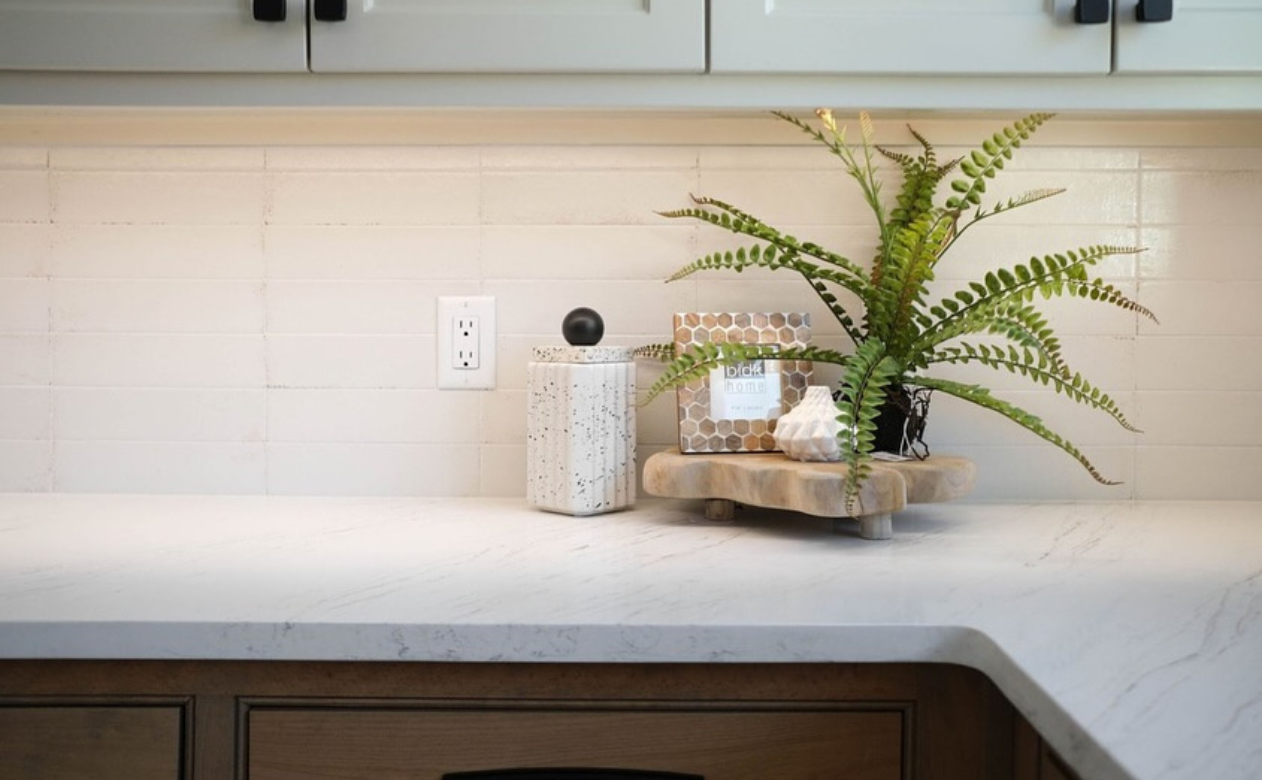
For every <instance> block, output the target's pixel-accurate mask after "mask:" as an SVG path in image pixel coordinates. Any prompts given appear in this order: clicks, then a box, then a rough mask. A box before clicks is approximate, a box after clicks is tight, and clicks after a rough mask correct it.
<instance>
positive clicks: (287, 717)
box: [246, 703, 906, 780]
mask: <svg viewBox="0 0 1262 780" xmlns="http://www.w3.org/2000/svg"><path fill="white" fill-rule="evenodd" d="M903 728H904V713H903V712H902V711H900V710H897V709H888V710H884V711H881V710H867V711H864V710H849V711H846V710H821V709H811V708H805V707H800V706H799V707H796V708H788V709H781V710H780V711H765V710H764V711H759V710H749V709H739V710H738V709H733V708H730V707H726V708H725V707H715V706H709V707H694V706H687V705H681V704H678V703H675V704H671V705H668V706H664V707H663V708H662V709H640V708H637V709H624V708H608V709H601V708H597V709H587V710H580V709H573V710H567V709H565V708H560V707H557V706H550V707H543V708H531V707H515V708H506V709H478V708H469V709H424V710H422V709H405V710H383V709H348V708H340V707H332V708H311V709H266V708H257V709H254V710H252V711H251V713H250V716H249V727H248V744H247V750H246V755H247V756H248V771H247V773H246V774H247V776H248V777H249V779H250V780H307V779H308V778H311V777H315V776H317V775H318V776H319V777H320V778H322V780H441V778H442V777H443V775H444V774H446V773H449V772H468V771H485V770H492V769H500V770H502V769H521V768H530V767H534V768H543V767H547V768H554V769H555V768H588V769H591V768H601V769H636V770H640V771H645V770H656V771H666V772H681V773H687V774H698V775H702V776H704V777H705V778H706V780H767V779H768V778H776V780H836V779H837V778H846V780H901V779H902V778H904V777H905V776H906V775H905V774H904V771H905V770H904V767H903V762H904V749H903V737H902V733H903Z"/></svg>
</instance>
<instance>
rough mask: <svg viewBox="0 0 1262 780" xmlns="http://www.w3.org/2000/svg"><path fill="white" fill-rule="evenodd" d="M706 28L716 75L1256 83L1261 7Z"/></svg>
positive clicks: (809, 18)
mask: <svg viewBox="0 0 1262 780" xmlns="http://www.w3.org/2000/svg"><path fill="white" fill-rule="evenodd" d="M710 24H711V42H710V46H711V50H710V64H711V71H712V72H714V73H798V74H823V73H826V74H863V75H887V74H900V75H924V76H973V75H987V76H993V75H1038V76H1060V75H1092V74H1094V75H1104V74H1108V73H1114V72H1116V73H1161V74H1192V73H1256V72H1262V0H1145V2H1142V3H1141V2H1139V0H1116V1H1114V0H1074V1H1071V0H957V2H953V3H949V4H948V3H942V2H939V1H938V0H883V2H879V3H874V2H867V0H723V1H722V2H716V3H713V4H712V5H711V10H710ZM1115 32H1116V36H1115V35H1114V33H1115Z"/></svg>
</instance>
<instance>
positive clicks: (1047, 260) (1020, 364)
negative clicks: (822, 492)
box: [641, 110, 1156, 508]
mask: <svg viewBox="0 0 1262 780" xmlns="http://www.w3.org/2000/svg"><path fill="white" fill-rule="evenodd" d="M774 113H775V116H777V117H779V118H780V119H782V120H784V121H786V122H788V123H790V124H792V125H794V126H795V127H797V128H798V129H799V130H801V131H802V132H804V133H806V134H807V135H809V136H810V137H811V138H812V139H814V140H815V141H816V142H818V143H820V144H821V145H823V146H824V147H825V148H827V149H828V150H829V151H830V152H831V153H832V154H833V155H835V156H836V157H838V158H839V159H840V160H841V165H842V168H843V169H844V170H845V172H846V173H847V174H848V175H849V176H850V177H851V178H853V179H854V180H855V181H856V182H858V185H859V188H860V190H861V192H862V194H863V198H864V200H865V201H866V203H867V205H868V207H869V208H870V209H871V211H872V213H873V215H874V216H875V219H876V227H877V236H876V239H877V249H876V254H875V257H874V258H873V260H872V262H871V264H870V267H864V266H863V265H861V264H859V263H856V262H854V261H852V260H850V259H848V258H846V257H843V256H841V255H839V254H837V253H835V252H830V251H829V250H827V249H825V248H823V247H822V246H820V245H818V244H815V243H812V242H810V241H802V240H799V239H797V238H794V237H793V236H790V235H787V234H785V233H782V232H780V231H778V230H776V229H775V228H773V227H771V226H770V225H768V224H766V223H765V222H763V221H761V220H760V219H758V218H757V217H754V216H753V215H751V214H748V213H746V212H744V211H742V210H740V209H739V208H737V207H736V206H733V205H731V204H729V203H725V202H723V201H721V200H718V199H716V198H708V197H704V198H699V197H694V198H693V201H694V204H695V205H694V206H693V207H692V208H685V209H679V210H674V211H666V212H661V213H662V215H663V216H665V217H668V218H671V219H691V220H697V221H700V222H704V223H708V224H710V225H713V226H716V227H719V228H722V229H724V230H727V231H729V232H731V233H734V234H738V235H741V236H745V237H747V238H749V239H752V242H751V243H750V244H749V245H748V246H745V247H742V248H739V249H736V250H734V251H721V252H714V253H711V254H708V255H705V256H703V257H700V258H698V259H697V260H695V261H693V262H691V263H689V264H688V265H686V266H684V267H683V268H681V269H680V270H679V271H677V272H676V273H675V274H674V275H672V276H671V277H670V278H669V279H668V280H667V281H675V280H678V279H683V278H685V277H688V276H690V275H692V274H694V273H697V272H700V271H711V270H727V271H738V272H739V271H742V270H744V269H746V268H754V267H758V268H766V269H770V270H772V271H789V272H794V273H797V274H799V275H800V276H802V278H803V279H805V280H806V282H807V283H808V284H809V285H810V286H811V288H812V289H813V290H814V292H815V294H816V295H817V296H818V297H819V298H820V300H821V301H822V302H823V304H824V305H825V306H826V307H827V308H828V310H829V311H830V312H831V313H832V315H833V316H834V317H835V318H836V320H837V322H838V323H839V324H840V325H841V329H842V331H844V333H845V334H846V335H847V336H848V337H849V339H850V341H852V342H853V343H854V350H853V351H852V352H848V353H844V352H841V351H837V350H830V349H822V348H817V347H807V348H801V349H790V348H780V349H776V348H772V347H768V346H765V345H753V344H736V343H726V344H704V345H701V346H698V347H695V348H692V349H690V350H688V351H686V352H684V353H683V354H678V355H676V354H675V352H674V347H673V345H669V344H657V345H650V346H648V347H646V348H644V349H642V351H641V354H644V355H650V356H656V357H659V358H662V359H665V360H666V361H668V365H667V366H666V368H665V370H664V372H663V374H662V376H661V377H660V378H659V379H658V380H657V381H656V382H655V383H654V384H653V386H652V388H651V389H650V392H649V398H650V399H651V398H653V397H655V396H657V395H658V394H660V393H661V392H663V391H665V390H667V389H668V388H672V387H675V386H677V385H680V384H683V383H686V382H689V381H692V380H695V379H699V378H701V377H703V376H706V375H707V374H708V373H709V372H710V370H712V369H713V368H715V367H716V366H720V365H728V364H732V363H739V362H744V361H749V360H768V359H776V360H809V361H814V362H817V363H827V364H834V365H837V366H839V367H840V368H841V378H840V382H839V392H837V393H835V394H834V395H835V397H836V398H837V402H836V403H837V419H838V421H839V422H840V423H841V424H842V426H843V428H842V430H843V431H852V433H850V434H849V435H846V434H842V435H841V442H840V444H841V450H842V459H843V461H844V462H845V463H846V465H847V466H848V467H849V469H848V474H847V482H846V485H845V491H846V493H845V495H846V501H847V506H848V508H849V507H851V506H852V505H853V502H854V500H855V497H856V496H857V494H858V490H859V487H860V485H862V483H863V481H864V479H865V478H866V477H867V475H868V474H869V472H870V457H871V454H872V451H873V442H874V436H875V431H876V419H877V417H878V415H879V412H880V409H881V407H882V406H883V405H884V404H885V403H886V402H887V400H888V399H890V398H892V397H897V395H898V394H899V393H902V392H903V391H904V389H905V388H928V389H929V390H931V391H936V392H939V393H945V394H947V395H951V396H955V397H958V398H961V399H963V400H965V401H968V402H970V403H973V404H976V405H978V406H981V407H983V408H986V409H990V410H992V411H995V412H998V413H1000V414H1002V415H1004V416H1005V417H1007V418H1008V419H1010V420H1012V421H1013V422H1015V423H1016V424H1017V425H1020V426H1021V427H1023V428H1025V429H1027V430H1029V431H1031V432H1033V433H1034V434H1035V435H1037V436H1040V437H1042V438H1043V439H1045V440H1047V441H1049V442H1051V443H1052V444H1053V445H1055V446H1057V447H1059V448H1060V449H1062V450H1064V451H1065V452H1066V453H1068V454H1069V455H1070V457H1072V458H1074V459H1075V460H1077V461H1078V462H1079V463H1080V464H1082V466H1083V467H1084V468H1085V469H1086V470H1087V472H1088V473H1089V474H1090V475H1091V476H1092V477H1093V478H1094V479H1095V480H1096V481H1098V482H1101V483H1103V484H1117V483H1115V482H1111V481H1109V480H1107V479H1105V478H1104V477H1103V476H1101V474H1100V472H1099V471H1098V470H1097V469H1096V468H1095V466H1093V465H1092V464H1091V462H1090V461H1089V460H1088V459H1087V457H1086V456H1085V455H1083V454H1082V452H1080V451H1079V450H1078V449H1077V448H1076V447H1075V446H1074V445H1073V444H1071V443H1070V442H1069V441H1067V440H1066V439H1064V438H1062V437H1061V436H1059V435H1058V434H1056V433H1055V432H1053V431H1052V430H1051V429H1049V428H1048V427H1047V426H1046V425H1044V424H1043V422H1042V421H1041V420H1040V419H1039V418H1038V417H1036V416H1034V415H1033V414H1031V413H1029V412H1027V411H1025V410H1023V409H1020V408H1018V407H1016V406H1013V405H1012V404H1010V403H1008V402H1006V401H1003V400H1001V399H999V398H996V397H995V396H993V395H991V393H990V391H989V390H987V389H986V388H984V387H980V386H978V385H973V384H966V383H961V382H957V381H952V380H949V379H944V378H940V377H936V376H934V375H933V371H934V369H935V368H937V367H939V366H942V365H969V364H976V365H981V366H985V367H987V368H992V369H997V370H1005V371H1010V372H1013V373H1017V374H1020V375H1022V376H1024V377H1027V378H1029V379H1030V380H1032V381H1034V382H1035V383H1037V384H1041V385H1044V386H1047V387H1051V388H1053V389H1054V390H1055V391H1056V392H1057V393H1061V394H1064V395H1065V396H1066V397H1068V398H1069V399H1070V400H1072V401H1075V402H1078V403H1081V404H1085V405H1087V406H1089V407H1092V408H1094V409H1098V410H1100V411H1101V412H1103V413H1105V414H1107V415H1108V416H1110V417H1112V418H1113V419H1114V420H1115V421H1116V422H1117V423H1118V424H1120V425H1121V426H1122V427H1124V428H1126V429H1127V430H1131V431H1135V430H1136V429H1135V428H1134V426H1132V425H1131V424H1130V423H1129V422H1128V421H1127V419H1126V417H1125V416H1124V415H1123V414H1122V412H1121V410H1120V409H1119V408H1118V405H1117V404H1116V403H1115V402H1114V400H1113V399H1112V398H1110V397H1109V396H1108V395H1106V394H1105V393H1103V392H1101V391H1100V390H1099V389H1098V388H1096V387H1094V386H1092V385H1091V384H1089V383H1088V382H1087V380H1086V379H1084V378H1083V377H1082V376H1081V375H1080V374H1078V373H1076V372H1074V371H1072V370H1071V369H1070V368H1069V366H1068V365H1066V363H1065V359H1064V357H1063V355H1062V354H1061V348H1060V342H1059V340H1058V339H1057V338H1056V335H1055V333H1054V332H1053V330H1052V328H1051V327H1050V326H1049V325H1048V323H1047V320H1046V319H1045V318H1044V317H1043V315H1042V314H1040V313H1039V311H1038V308H1037V306H1036V303H1037V302H1038V300H1039V299H1040V298H1043V299H1047V298H1051V297H1054V296H1071V297H1077V298H1085V299H1089V300H1092V301H1098V302H1101V303H1105V304H1109V305H1112V306H1117V307H1120V308H1121V309H1124V310H1126V311H1130V312H1136V313H1138V314H1140V315H1142V316H1145V317H1148V318H1150V319H1153V320H1154V321H1155V320H1156V317H1154V316H1153V314H1152V312H1151V311H1149V310H1148V309H1146V308H1144V307H1143V306H1141V305H1139V304H1138V303H1136V302H1135V301H1133V300H1131V299H1129V298H1127V297H1126V296H1125V295H1124V294H1123V293H1122V292H1121V291H1120V290H1118V289H1117V288H1115V287H1113V286H1112V285H1110V284H1108V283H1106V282H1105V281H1103V280H1101V279H1099V278H1094V279H1093V278H1091V277H1090V276H1089V274H1088V269H1089V268H1091V267H1092V266H1094V265H1095V264H1096V263H1098V262H1099V261H1100V260H1102V259H1104V258H1106V257H1109V256H1112V255H1119V254H1128V253H1134V252H1139V251H1142V250H1141V249H1139V248H1136V247H1127V246H1085V247H1082V248H1078V249H1073V250H1069V251H1064V252H1060V253H1056V254H1050V255H1045V256H1043V257H1031V258H1030V259H1029V260H1027V261H1026V262H1024V263H1018V264H1016V265H1013V266H1011V267H1008V268H999V269H997V270H994V271H991V272H989V273H987V274H985V275H984V276H983V277H982V279H980V280H978V281H973V282H970V283H968V284H966V285H963V286H961V287H960V288H959V289H958V290H956V291H955V292H953V293H952V294H950V295H947V296H945V297H943V298H941V299H940V300H936V301H934V300H930V291H929V283H930V282H932V281H933V279H934V272H935V269H936V268H937V266H938V264H939V263H940V262H941V261H942V259H943V257H944V256H945V255H946V254H947V252H948V251H949V250H950V249H951V248H952V247H953V246H954V245H955V243H956V242H957V241H959V239H960V237H961V236H962V235H963V234H964V233H965V231H967V230H968V229H969V228H970V227H972V226H974V225H976V224H978V223H979V222H982V221H984V220H987V219H989V218H991V217H994V216H998V215H1000V214H1005V213H1007V212H1009V211H1013V210H1015V209H1018V208H1023V207H1025V206H1029V205H1031V204H1034V203H1037V202H1039V201H1042V200H1045V199H1047V198H1050V197H1053V196H1055V195H1059V194H1060V193H1061V192H1063V190H1059V189H1040V190H1033V191H1031V192H1027V193H1025V194H1023V195H1019V196H1017V197H1014V198H1010V199H1008V200H1004V201H1001V202H998V203H994V204H991V205H984V204H983V199H984V196H985V195H986V187H987V182H988V181H990V180H991V179H993V178H995V176H996V175H997V174H998V173H999V172H1000V171H1002V170H1003V168H1004V166H1005V164H1007V162H1008V161H1009V160H1011V159H1012V157H1013V154H1014V152H1016V151H1017V150H1018V149H1019V148H1020V147H1021V144H1022V143H1023V142H1024V141H1026V140H1028V139H1029V138H1030V136H1031V135H1033V134H1034V132H1035V131H1036V130H1038V129H1039V127H1040V126H1042V125H1043V124H1044V123H1045V122H1046V121H1047V120H1048V119H1050V118H1051V116H1052V115H1051V114H1041V113H1038V114H1030V115H1029V116H1027V117H1025V118H1023V119H1021V120H1020V121H1018V122H1016V123H1014V124H1012V125H1010V126H1008V127H1005V128H1003V129H1002V130H1001V131H1000V132H997V133H995V134H994V135H993V136H991V137H990V138H987V139H986V140H984V141H983V142H982V144H981V145H980V147H978V148H977V149H976V150H974V151H972V152H971V153H970V154H968V155H967V156H965V157H962V158H960V159H957V160H950V161H947V162H939V161H938V159H937V154H936V152H935V150H934V147H933V145H932V144H931V143H930V142H929V141H928V140H926V139H925V138H924V137H923V136H921V135H920V134H918V133H916V132H915V131H914V130H912V131H911V132H912V135H913V137H914V138H915V139H916V141H917V142H918V143H919V145H920V151H919V153H918V154H914V155H913V154H904V153H901V152H895V151H890V150H888V149H885V148H883V147H881V146H878V145H876V144H875V142H874V141H873V130H872V124H871V121H870V120H869V118H868V116H867V114H862V115H861V116H860V127H861V133H862V138H861V142H860V143H859V144H858V145H857V146H853V145H851V144H849V143H847V141H846V138H845V129H844V128H839V127H838V125H837V123H836V121H835V120H834V119H833V116H832V114H831V112H829V111H827V110H820V111H818V112H817V116H818V118H819V120H820V126H819V128H817V127H815V126H813V125H811V124H809V123H807V122H805V121H803V120H801V119H798V118H797V117H794V116H790V115H788V114H784V113H779V112H774ZM881 157H883V158H886V159H888V160H890V161H892V162H893V163H894V164H895V165H896V166H897V167H898V168H899V169H901V172H902V181H901V184H900V186H899V189H898V191H897V193H896V194H895V196H894V199H893V201H892V202H890V203H888V204H887V202H886V201H885V200H884V199H883V193H882V181H881V179H880V177H879V175H878V174H879V168H878V165H877V163H878V160H879V159H880V158H881ZM949 177H950V183H949V188H950V191H951V194H950V195H949V196H948V197H946V198H941V199H940V196H939V193H938V191H939V189H941V185H942V183H943V182H945V181H947V180H948V178H949ZM842 291H845V292H848V293H849V294H850V295H851V296H853V297H854V298H855V299H857V301H858V303H859V307H858V308H861V313H859V312H858V311H856V312H855V313H852V312H851V311H850V309H848V308H847V306H846V305H845V304H844V303H843V302H842V300H841V299H840V298H839V297H838V294H840V293H842ZM979 335H984V336H994V337H998V339H999V344H998V345H995V344H986V343H973V342H970V341H967V340H966V339H967V338H968V337H972V336H979Z"/></svg>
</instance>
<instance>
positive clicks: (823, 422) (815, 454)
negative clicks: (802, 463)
mask: <svg viewBox="0 0 1262 780" xmlns="http://www.w3.org/2000/svg"><path fill="white" fill-rule="evenodd" d="M840 431H841V423H839V422H837V406H836V404H834V403H833V396H832V393H831V391H830V390H829V389H828V388H827V387H826V386H824V385H812V386H811V387H808V388H806V396H805V397H804V398H803V399H802V401H801V402H800V403H799V404H798V405H797V406H795V407H793V409H792V410H791V411H790V412H789V413H788V414H785V415H783V416H782V417H780V419H778V420H776V430H775V437H776V446H777V447H779V448H780V450H781V451H782V452H784V454H785V455H787V456H789V457H790V458H792V459H793V460H808V461H810V460H813V461H831V460H840V459H841V445H840V444H839V443H838V441H837V434H838V432H840Z"/></svg>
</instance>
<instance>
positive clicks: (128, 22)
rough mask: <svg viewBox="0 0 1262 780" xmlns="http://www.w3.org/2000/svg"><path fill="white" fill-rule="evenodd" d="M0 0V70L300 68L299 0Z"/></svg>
mask: <svg viewBox="0 0 1262 780" xmlns="http://www.w3.org/2000/svg"><path fill="white" fill-rule="evenodd" d="M253 5H254V6H256V7H257V9H258V10H259V11H260V13H261V14H265V15H266V16H268V17H270V18H277V19H279V18H282V17H283V18H284V21H275V22H264V21H256V20H255V19H254V14H253V10H254V9H252V8H251V3H250V2H249V1H248V0H228V1H227V2H225V0H94V1H93V2H90V3H85V2H83V0H39V2H31V0H0V69H11V70H32V71H39V70H52V71H142V72H156V73H197V72H213V73H232V72H238V73H239V72H268V73H276V72H285V71H300V70H305V69H306V67H307V31H306V28H305V26H304V23H303V15H304V14H305V13H306V11H305V7H306V2H305V0H275V1H274V2H269V0H256V2H254V4H253Z"/></svg>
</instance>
